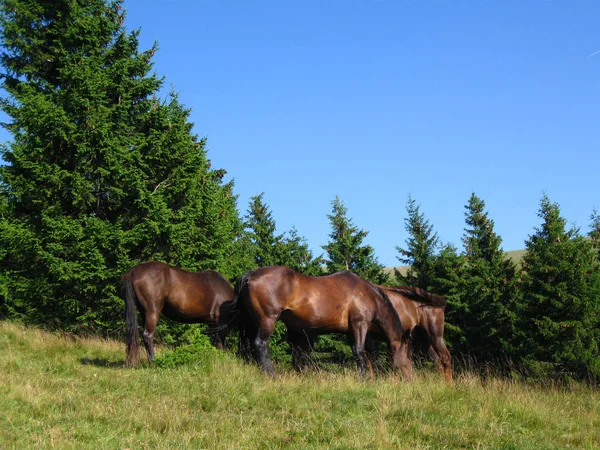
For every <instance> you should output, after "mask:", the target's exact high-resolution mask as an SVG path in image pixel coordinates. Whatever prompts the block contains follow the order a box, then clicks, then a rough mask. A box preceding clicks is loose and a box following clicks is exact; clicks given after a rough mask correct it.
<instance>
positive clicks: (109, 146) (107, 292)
mask: <svg viewBox="0 0 600 450" xmlns="http://www.w3.org/2000/svg"><path fill="white" fill-rule="evenodd" d="M123 21H124V16H123V13H122V7H121V2H120V1H114V2H107V1H103V0H91V1H86V2H84V1H70V2H47V1H25V0H9V1H5V2H3V3H2V6H1V10H0V24H1V26H2V34H1V40H2V45H3V53H2V55H1V62H2V65H3V72H2V76H3V79H2V80H3V84H2V87H3V88H4V90H5V92H6V96H5V97H4V98H3V99H2V101H1V107H2V109H3V110H4V112H5V113H6V114H7V115H8V116H9V118H10V121H9V123H8V124H7V125H5V126H6V128H7V129H8V130H9V131H10V132H11V133H12V136H13V141H12V143H11V144H9V145H8V146H6V147H4V148H3V149H2V156H3V158H4V160H5V161H6V162H7V165H5V166H3V167H2V169H1V172H0V176H1V182H2V185H3V187H5V188H6V199H7V204H6V205H4V206H2V208H3V211H4V215H3V217H2V222H1V223H0V248H1V249H2V253H0V258H2V273H1V275H0V276H1V277H2V278H1V279H0V283H3V284H2V290H0V295H1V294H2V292H4V293H5V294H6V299H5V300H6V305H7V306H6V307H5V311H6V312H8V313H9V314H10V315H23V316H25V317H26V318H27V319H28V320H32V321H36V322H39V323H44V324H45V325H48V326H56V327H61V328H63V329H67V330H72V331H92V332H93V331H99V332H103V333H112V332H113V331H114V332H120V331H121V330H122V322H121V317H122V315H123V302H122V300H121V299H120V289H121V287H120V286H121V282H120V280H121V276H122V275H123V273H124V272H125V271H126V270H127V269H128V268H129V267H131V266H132V265H133V264H135V263H137V262H140V261H143V260H149V259H158V260H163V261H165V262H169V263H171V264H174V265H177V266H180V267H184V268H188V269H192V270H199V269H209V268H210V269H216V270H219V271H221V272H223V273H224V274H225V275H226V276H229V277H233V276H235V275H237V274H236V273H231V265H230V264H229V262H228V259H229V257H230V256H231V255H232V254H234V253H235V251H236V250H235V245H236V236H238V235H239V233H240V224H239V219H238V215H237V210H236V204H235V197H234V196H233V193H232V184H231V183H223V181H222V180H223V176H224V174H225V172H224V171H223V170H213V169H211V167H210V161H209V160H208V159H207V156H206V150H205V149H204V146H205V142H204V140H199V139H198V138H197V137H196V136H195V135H194V134H192V124H191V123H190V122H189V121H188V119H189V110H188V109H186V108H185V107H183V106H182V105H181V104H180V103H179V101H178V99H177V96H176V95H174V94H171V95H170V96H169V98H168V99H167V100H165V101H161V100H158V99H156V98H155V95H156V93H157V92H158V90H159V89H160V87H161V84H162V80H161V79H160V78H158V77H157V76H156V75H155V74H152V73H151V70H152V63H151V58H152V56H153V55H154V53H155V51H156V47H153V48H151V49H149V50H146V51H139V50H138V32H137V31H135V32H131V33H128V32H126V30H125V28H124V26H123Z"/></svg>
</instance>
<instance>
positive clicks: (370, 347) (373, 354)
mask: <svg viewBox="0 0 600 450" xmlns="http://www.w3.org/2000/svg"><path fill="white" fill-rule="evenodd" d="M377 353H378V352H377V343H376V342H375V340H374V339H373V338H372V337H371V336H369V335H368V334H367V338H366V339H365V358H366V361H367V369H368V370H369V375H370V376H371V378H373V377H375V370H374V369H373V363H374V362H376V361H377Z"/></svg>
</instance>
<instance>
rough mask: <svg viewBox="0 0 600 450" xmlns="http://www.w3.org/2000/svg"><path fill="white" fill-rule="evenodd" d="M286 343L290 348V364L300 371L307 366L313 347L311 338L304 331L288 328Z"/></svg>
mask: <svg viewBox="0 0 600 450" xmlns="http://www.w3.org/2000/svg"><path fill="white" fill-rule="evenodd" d="M287 340H288V344H290V348H291V350H292V364H293V366H294V369H295V370H296V371H298V372H302V371H303V370H304V369H305V368H306V366H308V363H309V359H310V353H311V351H312V349H313V340H312V339H311V338H310V337H309V336H308V335H306V334H305V333H298V332H294V331H290V330H288V336H287Z"/></svg>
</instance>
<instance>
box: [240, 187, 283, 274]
mask: <svg viewBox="0 0 600 450" xmlns="http://www.w3.org/2000/svg"><path fill="white" fill-rule="evenodd" d="M263 197H264V192H263V193H261V194H259V195H256V196H254V197H251V198H250V205H249V207H248V213H247V215H246V228H247V229H248V230H249V235H250V239H251V241H252V243H253V255H254V262H255V264H256V266H258V267H267V266H277V265H280V264H281V263H282V260H283V234H276V233H275V231H276V225H275V220H274V219H273V213H272V212H271V209H270V208H269V205H267V204H265V203H264V201H263Z"/></svg>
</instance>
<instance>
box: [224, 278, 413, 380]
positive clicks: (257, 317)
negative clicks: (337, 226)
mask: <svg viewBox="0 0 600 450" xmlns="http://www.w3.org/2000/svg"><path fill="white" fill-rule="evenodd" d="M235 293H236V300H235V301H234V302H236V308H239V309H240V313H241V314H240V315H241V318H240V324H239V326H240V335H241V336H247V339H248V340H249V342H250V346H251V348H252V351H253V354H254V358H255V359H256V361H257V362H258V364H259V365H260V367H261V368H262V369H263V370H264V371H266V372H267V373H269V374H273V373H274V370H273V363H272V361H271V358H270V355H269V339H270V337H271V334H272V333H273V330H274V328H275V323H276V322H277V320H278V319H281V320H282V321H283V322H284V323H285V324H286V326H287V329H288V342H289V343H290V346H291V348H292V356H293V359H294V366H295V367H296V368H297V369H300V368H302V367H303V364H304V363H305V360H304V359H303V356H304V355H305V354H306V352H307V351H309V350H310V345H311V342H310V341H311V339H312V338H313V336H315V335H318V334H323V333H344V334H347V335H348V336H349V337H350V340H351V342H352V351H353V353H354V355H355V357H356V359H357V362H358V368H359V371H360V373H361V374H362V375H363V376H364V374H365V367H366V361H365V338H366V336H367V331H368V330H369V327H370V326H371V324H377V326H378V329H379V330H381V331H382V333H383V334H384V335H385V336H386V338H387V340H388V342H389V343H390V356H391V359H392V362H393V364H394V366H395V367H397V368H400V369H402V371H403V373H404V374H405V375H406V376H407V377H410V376H411V364H410V360H409V355H408V352H409V347H408V344H409V340H408V336H405V335H404V333H403V328H402V324H401V323H400V319H399V318H398V315H397V314H396V311H395V310H394V308H393V306H392V304H391V303H390V301H389V299H388V298H387V296H386V295H385V293H384V292H383V291H382V290H381V289H379V288H378V287H376V286H374V285H372V284H370V283H368V282H367V281H365V280H363V279H362V278H360V277H359V276H358V275H355V274H353V273H350V272H340V273H336V274H333V275H327V276H323V277H309V276H306V275H302V274H300V273H298V272H295V271H294V270H292V269H289V268H287V267H263V268H259V269H256V270H253V271H250V272H248V273H246V274H244V275H243V276H242V277H241V278H240V279H239V280H238V282H237V283H236V287H235ZM242 339H243V337H242Z"/></svg>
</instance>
